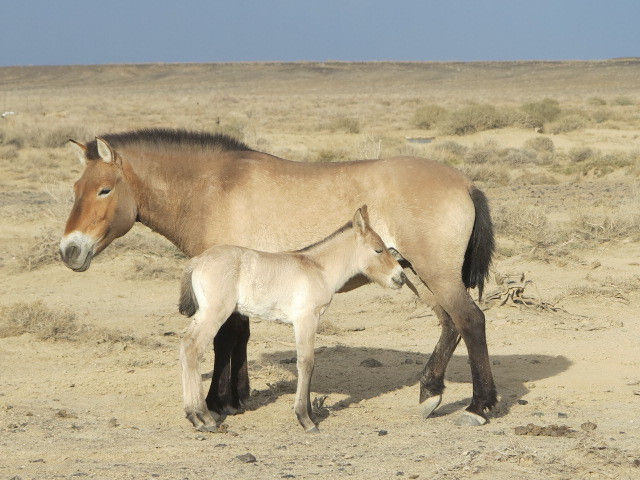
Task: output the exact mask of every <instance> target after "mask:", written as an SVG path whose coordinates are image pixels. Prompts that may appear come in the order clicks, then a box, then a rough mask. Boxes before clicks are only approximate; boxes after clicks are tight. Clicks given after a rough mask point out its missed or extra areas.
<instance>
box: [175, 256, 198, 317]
mask: <svg viewBox="0 0 640 480" xmlns="http://www.w3.org/2000/svg"><path fill="white" fill-rule="evenodd" d="M192 276H193V267H192V266H189V268H188V269H187V271H186V272H184V277H182V284H181V285H180V305H179V306H178V310H179V311H180V313H181V314H183V315H185V316H187V317H192V316H194V315H195V313H196V312H197V311H198V300H197V299H196V294H195V292H194V291H193V283H192V281H191V277H192Z"/></svg>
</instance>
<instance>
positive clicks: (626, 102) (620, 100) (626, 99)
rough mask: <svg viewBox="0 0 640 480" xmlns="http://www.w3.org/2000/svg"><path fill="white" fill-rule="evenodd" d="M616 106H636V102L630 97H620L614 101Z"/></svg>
mask: <svg viewBox="0 0 640 480" xmlns="http://www.w3.org/2000/svg"><path fill="white" fill-rule="evenodd" d="M612 103H613V104H614V105H620V106H622V107H627V106H629V105H634V101H633V100H632V99H631V98H630V97H625V96H620V97H616V98H614V99H613V102H612Z"/></svg>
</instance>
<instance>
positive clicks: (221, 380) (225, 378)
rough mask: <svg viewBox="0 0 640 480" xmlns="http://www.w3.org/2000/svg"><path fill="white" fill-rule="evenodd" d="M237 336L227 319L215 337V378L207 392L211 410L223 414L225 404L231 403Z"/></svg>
mask: <svg viewBox="0 0 640 480" xmlns="http://www.w3.org/2000/svg"><path fill="white" fill-rule="evenodd" d="M234 342H235V338H234V335H233V331H232V329H231V326H230V325H229V320H227V321H226V322H225V323H224V325H222V327H220V330H219V331H218V334H217V335H216V336H215V338H214V339H213V350H214V355H215V357H214V361H213V378H212V379H211V385H210V387H209V393H207V398H206V402H207V407H208V408H209V410H211V411H213V412H216V413H218V414H222V410H223V406H224V405H229V404H230V403H231V384H230V382H231V353H232V351H233V343H234Z"/></svg>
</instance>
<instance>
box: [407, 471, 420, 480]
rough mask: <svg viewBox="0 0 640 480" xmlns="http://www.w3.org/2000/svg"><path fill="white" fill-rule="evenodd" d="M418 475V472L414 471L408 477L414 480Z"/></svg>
mask: <svg viewBox="0 0 640 480" xmlns="http://www.w3.org/2000/svg"><path fill="white" fill-rule="evenodd" d="M419 476H420V475H418V474H416V473H414V474H413V475H409V478H410V479H411V480H416V478H418V477H419Z"/></svg>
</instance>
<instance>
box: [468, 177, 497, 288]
mask: <svg viewBox="0 0 640 480" xmlns="http://www.w3.org/2000/svg"><path fill="white" fill-rule="evenodd" d="M469 195H470V196H471V200H473V206H474V207H475V209H476V220H475V223H474V224H473V231H472V232H471V238H469V244H468V245H467V251H466V252H465V254H464V263H463V264H462V281H463V282H464V285H465V287H467V288H475V287H478V295H479V298H480V299H482V291H483V290H484V282H485V280H486V279H487V277H488V276H489V267H490V266H491V258H492V257H493V251H494V249H495V240H494V235H493V223H492V222H491V214H490V213H489V202H488V201H487V197H486V196H485V194H484V193H482V191H481V190H479V189H478V188H477V187H476V186H475V185H471V187H469Z"/></svg>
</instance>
